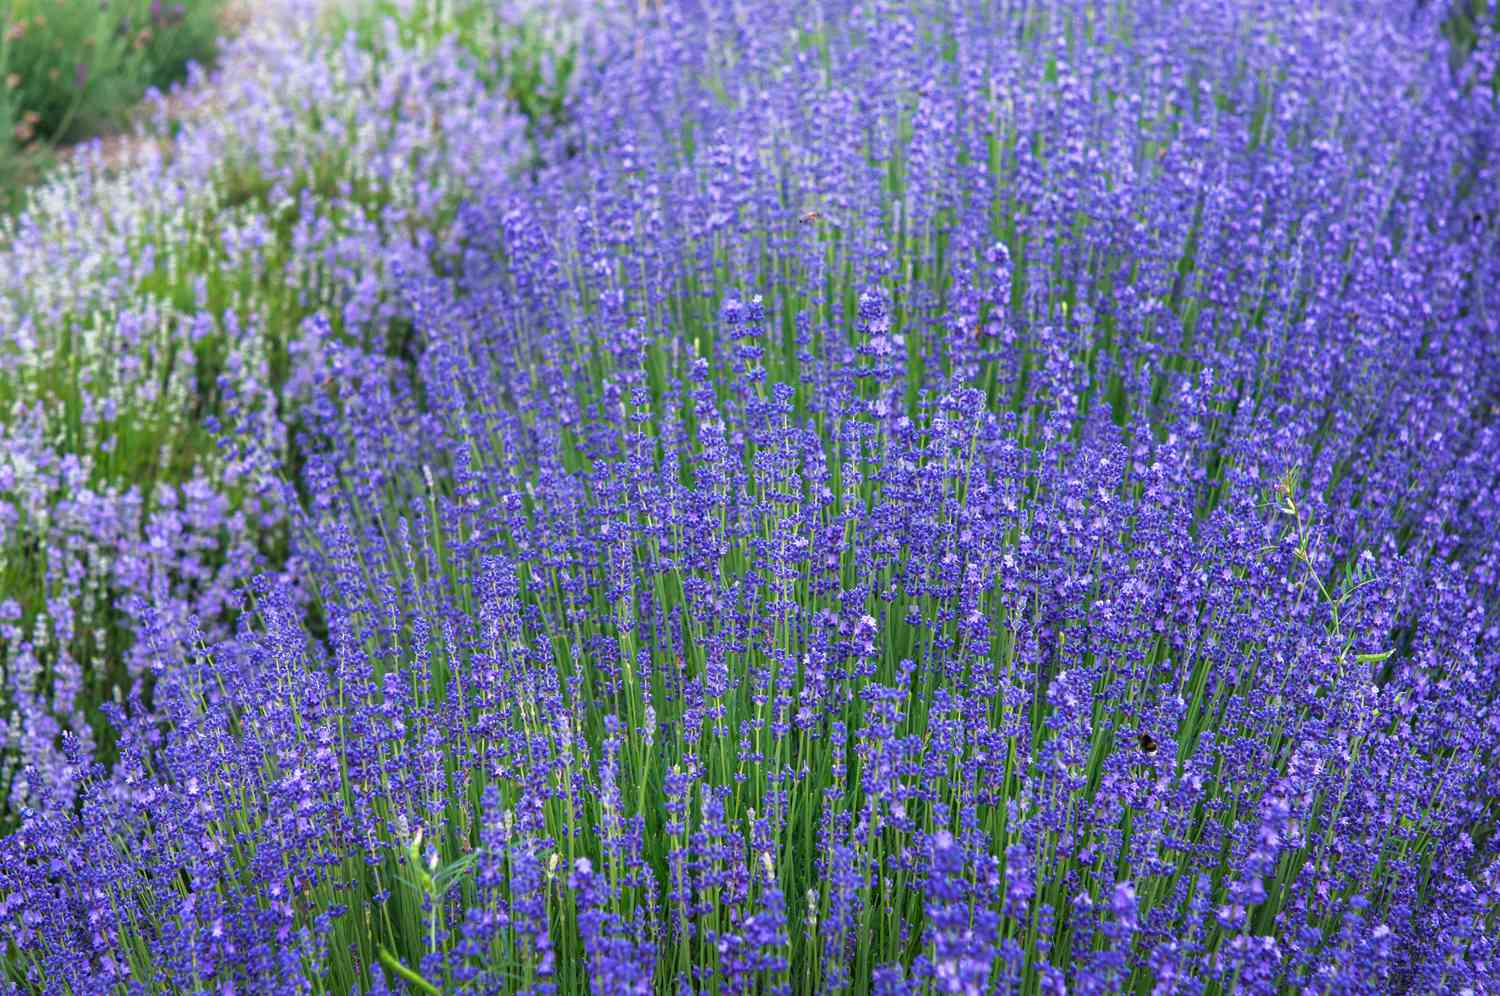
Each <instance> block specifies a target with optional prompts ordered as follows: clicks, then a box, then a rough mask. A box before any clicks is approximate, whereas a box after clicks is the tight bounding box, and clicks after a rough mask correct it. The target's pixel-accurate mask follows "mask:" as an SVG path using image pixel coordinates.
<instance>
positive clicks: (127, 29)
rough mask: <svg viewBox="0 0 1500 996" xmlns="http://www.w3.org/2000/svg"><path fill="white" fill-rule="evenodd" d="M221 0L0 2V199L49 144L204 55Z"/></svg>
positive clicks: (216, 29)
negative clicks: (0, 14) (174, 0)
mask: <svg viewBox="0 0 1500 996" xmlns="http://www.w3.org/2000/svg"><path fill="white" fill-rule="evenodd" d="M225 7H226V0H176V2H167V0H103V2H98V0H62V2H60V3H47V4H44V3H42V2H41V0H5V2H0V13H3V17H0V192H3V193H0V206H3V207H6V208H10V209H14V208H15V207H16V206H17V205H18V203H19V196H20V191H21V190H22V189H24V187H25V186H26V185H27V183H28V182H30V181H33V180H35V179H36V178H37V177H38V176H39V175H40V173H41V172H42V171H43V169H44V168H45V166H46V164H47V163H48V161H49V160H50V159H51V156H50V152H51V150H52V149H53V148H55V147H56V146H58V145H61V144H65V143H68V142H73V141H77V140H79V139H82V138H87V137H89V136H91V135H95V134H98V133H99V132H100V131H101V130H104V129H107V128H109V127H110V126H112V125H114V124H117V123H119V121H120V120H121V119H122V118H123V117H124V115H125V113H126V112H127V111H128V110H129V109H130V108H131V107H132V106H134V105H135V104H136V103H138V102H139V101H140V100H141V98H142V97H143V96H145V94H146V92H147V91H148V90H150V89H152V88H157V89H165V88H166V87H168V86H170V85H171V84H172V83H174V82H176V81H177V80H179V79H181V78H182V77H183V76H184V75H185V74H186V72H187V67H188V65H189V64H191V63H194V62H197V63H206V62H208V61H210V60H212V58H213V56H214V52H215V48H216V45H217V41H218V37H219V34H220V31H221V29H222V25H223V17H224V10H225Z"/></svg>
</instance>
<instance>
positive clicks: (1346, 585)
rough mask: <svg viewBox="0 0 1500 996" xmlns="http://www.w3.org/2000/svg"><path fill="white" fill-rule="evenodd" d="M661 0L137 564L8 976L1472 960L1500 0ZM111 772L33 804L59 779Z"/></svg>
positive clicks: (36, 817) (641, 977)
mask: <svg viewBox="0 0 1500 996" xmlns="http://www.w3.org/2000/svg"><path fill="white" fill-rule="evenodd" d="M1440 18H1441V12H1437V11H1434V12H1424V11H1422V10H1418V11H1417V12H1415V13H1413V12H1412V11H1411V10H1410V9H1409V8H1408V7H1406V6H1405V5H1389V6H1386V7H1381V8H1379V9H1377V10H1374V11H1371V10H1369V9H1366V8H1365V7H1364V6H1361V5H1353V4H1351V5H1347V6H1345V5H1335V6H1333V7H1331V8H1329V7H1325V8H1322V9H1319V10H1311V9H1309V8H1307V7H1306V6H1305V5H1298V4H1290V3H1288V4H1263V5H1258V6H1257V7H1256V8H1255V9H1254V10H1253V11H1251V10H1248V9H1245V10H1241V9H1238V8H1228V9H1226V8H1224V7H1223V6H1222V5H1211V4H1188V5H1173V6H1171V7H1169V8H1158V7H1156V6H1154V5H1149V4H1147V5H1139V6H1134V7H1124V6H1120V5H1109V6H1107V7H1100V6H1095V5H1092V4H1085V3H1077V4H1073V3H1068V4H1064V3H1054V4H1044V5H1036V4H1026V5H1015V6H1012V5H1005V4H996V5H979V4H972V5H971V4H950V5H905V4H887V5H873V6H870V5H861V6H858V7H855V6H852V5H844V4H840V3H826V4H811V5H802V6H799V7H798V8H796V9H789V8H785V7H784V6H783V5H779V4H771V5H764V6H758V7H755V8H754V9H753V10H752V9H750V8H749V7H739V6H735V7H721V6H718V5H706V6H704V7H702V8H699V7H696V6H693V5H672V6H666V5H664V6H663V7H662V8H661V9H660V10H658V11H653V12H648V16H646V17H644V18H643V19H642V20H641V21H640V22H639V23H637V24H635V25H634V27H633V28H632V32H633V33H631V34H629V35H628V36H627V38H626V41H625V43H623V44H619V45H617V46H615V47H613V48H611V49H609V50H608V52H607V54H606V56H605V57H602V58H601V59H600V61H599V63H598V64H597V65H593V66H590V67H589V69H588V71H587V72H586V73H585V75H584V77H583V79H582V80H581V88H580V91H579V93H578V94H577V97H576V99H575V103H574V106H573V115H574V120H575V122H576V126H575V127H574V128H572V129H569V130H567V131H565V132H563V133H561V134H559V135H557V136H556V137H555V139H554V140H552V141H551V143H550V144H549V145H548V147H546V148H545V149H544V156H543V161H544V163H546V164H547V165H544V166H543V167H542V169H541V170H540V172H539V173H538V174H537V175H536V176H535V177H534V179H533V180H532V181H531V182H529V183H528V184H526V185H524V186H520V185H517V184H516V183H515V182H514V180H512V179H509V178H501V179H497V180H489V179H487V178H486V177H483V176H481V177H479V178H478V179H477V182H476V183H475V185H474V187H473V195H472V196H469V197H467V198H466V199H465V200H464V203H463V206H462V207H461V208H459V209H458V210H456V212H455V213H454V214H453V216H452V224H451V229H449V235H450V237H451V239H452V240H453V241H452V251H451V253H449V254H447V255H446V256H445V262H444V263H443V265H440V266H436V267H426V268H422V267H416V266H408V265H407V264H406V262H405V261H404V260H403V261H402V264H401V266H399V267H394V268H393V273H392V277H393V284H392V289H394V290H397V291H399V293H400V295H401V298H400V300H401V307H403V308H404V314H406V315H409V316H410V319H411V321H412V322H413V326H414V329H415V332H416V337H417V340H418V348H417V349H416V351H415V357H414V362H413V364H412V366H411V367H410V368H403V367H399V366H391V365H388V364H383V363H375V362H373V361H366V360H361V361H359V362H358V363H355V362H353V361H352V360H351V362H350V363H349V364H348V365H346V366H345V367H343V368H341V369H340V371H339V375H338V376H336V377H334V378H333V379H332V380H331V382H330V383H329V384H328V385H326V389H325V390H323V391H320V392H315V393H312V394H310V395H309V397H308V400H307V402H306V405H305V407H304V408H303V410H302V418H303V424H304V427H305V431H306V433H307V436H308V440H309V442H308V443H307V446H306V450H305V465H304V466H303V467H302V468H301V473H300V475H294V474H293V473H292V472H291V471H289V470H288V469H286V468H285V467H280V466H279V463H280V459H279V456H278V453H277V452H276V450H275V447H274V446H271V447H268V446H267V445H266V442H265V439H264V436H263V433H261V432H260V430H259V429H258V427H257V425H256V424H255V423H254V422H253V421H250V422H243V421H242V422H238V423H235V422H234V421H233V420H226V433H225V436H224V438H223V446H224V447H225V451H226V452H227V453H229V454H231V455H232V456H233V457H234V459H236V460H237V461H239V462H240V464H241V465H243V466H245V467H247V468H254V469H256V470H257V471H260V470H266V471H269V473H270V476H268V477H267V478H265V482H266V483H267V485H268V486H269V485H270V484H271V483H272V482H275V483H276V484H277V488H276V489H273V491H272V492H271V493H272V494H273V495H274V496H275V500H277V501H278V503H279V504H278V507H280V508H283V509H285V510H286V514H287V516H288V521H289V525H288V529H289V533H290V536H291V543H292V548H293V550H294V551H295V555H296V560H297V563H298V564H299V565H300V567H299V571H300V574H299V576H300V578H301V584H299V585H296V586H292V585H289V584H287V583H286V582H285V581H283V580H281V579H278V578H276V577H272V576H269V575H263V576H260V577H258V578H256V579H255V581H254V582H253V583H252V584H251V585H249V586H248V588H246V589H245V590H244V596H245V604H246V606H247V609H248V611H247V612H246V613H245V614H244V615H243V616H241V619H240V625H239V628H238V630H237V631H236V632H235V633H234V634H233V635H223V634H218V633H214V632H212V631H209V630H206V629H205V630H203V631H202V632H201V633H197V634H194V636H193V637H192V638H189V639H184V638H182V637H181V635H180V634H179V633H178V632H177V631H175V630H174V629H173V628H172V625H171V617H170V615H169V614H168V613H165V612H162V611H160V610H148V611H145V612H144V613H143V624H142V627H141V634H142V635H141V642H140V646H141V647H142V648H143V653H144V654H145V655H146V658H147V659H148V660H150V661H151V662H152V667H153V672H154V675H155V683H154V686H153V688H152V697H151V700H150V702H149V704H148V703H147V701H146V699H145V697H144V696H143V695H142V694H141V693H140V691H139V686H137V693H136V694H135V695H134V697H133V698H131V699H130V700H129V701H127V702H124V703H122V704H121V705H118V706H112V707H110V708H109V709H108V710H107V711H108V715H109V717H110V722H111V723H112V724H113V726H114V728H115V731H116V736H117V738H118V741H119V744H120V757H119V760H118V762H117V763H116V764H115V765H114V766H113V767H112V768H109V769H108V770H106V769H105V768H103V767H102V766H100V765H97V764H93V763H91V762H90V759H89V756H88V752H87V750H86V744H83V743H81V742H80V741H79V740H77V739H75V738H69V737H66V736H65V737H64V742H63V754H64V757H65V760H64V761H63V762H61V763H60V764H59V765H58V766H57V767H56V768H55V769H54V770H53V771H52V772H51V773H50V775H48V776H47V777H43V778H39V779H38V782H37V784H36V786H35V787H34V792H35V793H36V795H37V802H36V805H35V806H34V808H33V810H32V812H31V813H30V815H29V817H28V818H27V819H26V820H25V821H23V823H22V826H21V828H20V830H19V831H18V832H17V833H16V834H15V835H14V836H12V837H11V838H9V839H8V840H7V841H6V842H5V844H4V851H3V852H0V853H4V855H5V858H4V860H3V862H0V868H3V874H4V879H3V881H4V885H3V895H4V897H5V898H4V900H3V903H0V906H3V909H0V916H3V917H4V919H3V920H0V923H3V924H4V926H3V928H0V929H3V930H4V931H5V933H6V934H7V936H8V938H9V939H10V940H12V942H13V943H14V945H15V949H16V950H17V951H18V952H22V954H20V955H18V956H16V957H14V958H12V959H11V960H9V961H8V962H7V965H8V968H9V970H10V971H11V972H12V973H13V974H14V975H15V976H16V977H18V978H19V979H20V980H23V981H24V982H25V983H26V984H27V985H29V986H33V987H37V988H43V987H45V986H46V985H49V984H51V985H61V984H63V982H64V981H66V982H67V983H68V984H69V985H70V986H71V987H72V988H75V989H90V988H109V987H119V988H129V987H132V986H140V987H141V988H144V989H148V990H152V991H155V990H170V989H197V988H209V987H222V986H230V987H233V988H237V989H249V990H252V991H261V990H265V991H285V990H287V989H291V988H299V989H305V990H308V991H322V990H337V991H351V990H358V991H368V992H375V991H391V990H397V991H399V990H403V989H404V990H405V991H410V992H419V991H420V992H434V991H444V992H446V991H470V990H472V991H483V992H534V993H542V992H579V991H594V992H653V991H673V992H715V993H721V992H722V993H746V992H760V991H766V992H787V993H790V992H859V993H891V994H894V993H906V992H952V993H978V992H1027V993H1032V992H1065V991H1070V990H1076V991H1081V992H1098V993H1110V992H1123V991H1130V992H1163V993H1167V992H1188V993H1191V992H1229V991H1239V990H1245V991H1250V992H1275V991H1283V990H1302V989H1311V990H1317V991H1323V992H1338V993H1365V992H1401V991H1406V992H1444V991H1465V990H1467V991H1474V992H1482V991H1485V990H1486V988H1487V987H1490V986H1491V985H1492V983H1493V982H1494V979H1495V971H1496V969H1495V958H1496V954H1497V952H1496V950H1495V946H1496V935H1497V916H1500V909H1497V903H1500V864H1497V857H1500V855H1497V853H1496V843H1495V839H1494V834H1493V826H1494V823H1495V815H1496V814H1495V809H1494V806H1495V801H1494V795H1493V791H1492V789H1491V788H1490V783H1491V782H1492V781H1493V774H1494V772H1493V765H1494V761H1493V758H1494V755H1495V748H1496V746H1497V743H1496V740H1497V737H1500V725H1497V723H1496V720H1495V713H1494V702H1495V699H1496V692H1497V674H1500V660H1497V658H1496V651H1495V649H1494V647H1495V645H1496V644H1495V636H1496V629H1497V619H1496V605H1497V600H1496V595H1497V588H1496V586H1497V566H1500V562H1497V558H1500V542H1497V540H1500V537H1497V535H1496V529H1497V521H1500V506H1497V504H1496V501H1495V493H1496V485H1497V477H1500V460H1497V459H1496V456H1495V454H1496V453H1497V452H1500V445H1497V443H1500V440H1497V439H1496V434H1497V432H1500V428H1497V415H1500V412H1497V409H1496V399H1497V398H1500V356H1497V355H1496V350H1497V345H1500V340H1497V329H1496V326H1495V324H1494V322H1495V319H1494V317H1493V316H1495V315H1496V314H1497V311H1496V308H1497V306H1500V301H1496V299H1495V297H1496V288H1497V287H1500V280H1497V279H1496V278H1497V277H1500V273H1497V272H1496V271H1497V268H1500V255H1497V254H1496V253H1495V252H1494V248H1493V247H1494V244H1495V235H1496V220H1497V215H1496V203H1495V201H1496V197H1497V189H1500V188H1497V186H1496V184H1495V183H1494V180H1495V172H1496V165H1497V163H1496V149H1495V148H1494V147H1493V135H1495V134H1497V133H1500V132H1497V130H1496V125H1497V123H1500V122H1497V121H1496V114H1497V107H1496V99H1495V93H1494V90H1493V88H1492V86H1491V84H1490V83H1489V82H1488V81H1489V80H1490V79H1491V78H1492V67H1493V65H1494V55H1495V53H1496V52H1497V48H1496V39H1495V38H1494V37H1493V36H1492V35H1490V36H1481V37H1480V38H1479V40H1478V41H1477V42H1476V45H1475V51H1474V53H1473V54H1472V55H1471V58H1470V59H1469V60H1468V61H1467V62H1464V63H1462V64H1458V65H1454V64H1452V63H1450V62H1449V61H1448V60H1447V59H1446V58H1443V57H1442V54H1441V49H1440V48H1439V46H1438V45H1437V43H1436V39H1438V38H1440V37H1441V34H1440V28H1441V24H1440ZM74 795H76V796H77V798H78V800H79V802H78V805H77V806H76V807H70V806H69V805H67V804H58V803H57V802H56V801H55V797H56V796H61V797H62V798H64V799H65V800H71V799H72V798H73V797H74Z"/></svg>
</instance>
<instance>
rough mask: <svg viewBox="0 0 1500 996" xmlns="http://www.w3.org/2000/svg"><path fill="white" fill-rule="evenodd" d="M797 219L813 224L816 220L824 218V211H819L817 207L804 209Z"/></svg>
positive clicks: (805, 223) (806, 223)
mask: <svg viewBox="0 0 1500 996" xmlns="http://www.w3.org/2000/svg"><path fill="white" fill-rule="evenodd" d="M797 220H798V221H800V222H802V224H804V225H811V224H813V223H814V222H817V221H822V220H823V212H821V211H819V210H818V209H817V208H809V209H808V210H806V211H803V212H802V214H801V216H800V217H799V218H798V219H797Z"/></svg>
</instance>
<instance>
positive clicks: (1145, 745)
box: [1137, 730, 1156, 757]
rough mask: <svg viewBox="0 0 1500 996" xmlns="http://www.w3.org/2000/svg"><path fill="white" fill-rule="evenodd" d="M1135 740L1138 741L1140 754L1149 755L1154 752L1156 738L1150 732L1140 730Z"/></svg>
mask: <svg viewBox="0 0 1500 996" xmlns="http://www.w3.org/2000/svg"><path fill="white" fill-rule="evenodd" d="M1137 740H1138V742H1139V743H1140V746H1141V753H1142V754H1145V755H1146V756H1147V757H1150V756H1151V755H1153V754H1155V753H1156V738H1155V737H1153V736H1152V735H1151V734H1149V733H1147V732H1146V731H1145V730H1142V731H1141V733H1140V736H1139V737H1138V738H1137Z"/></svg>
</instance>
